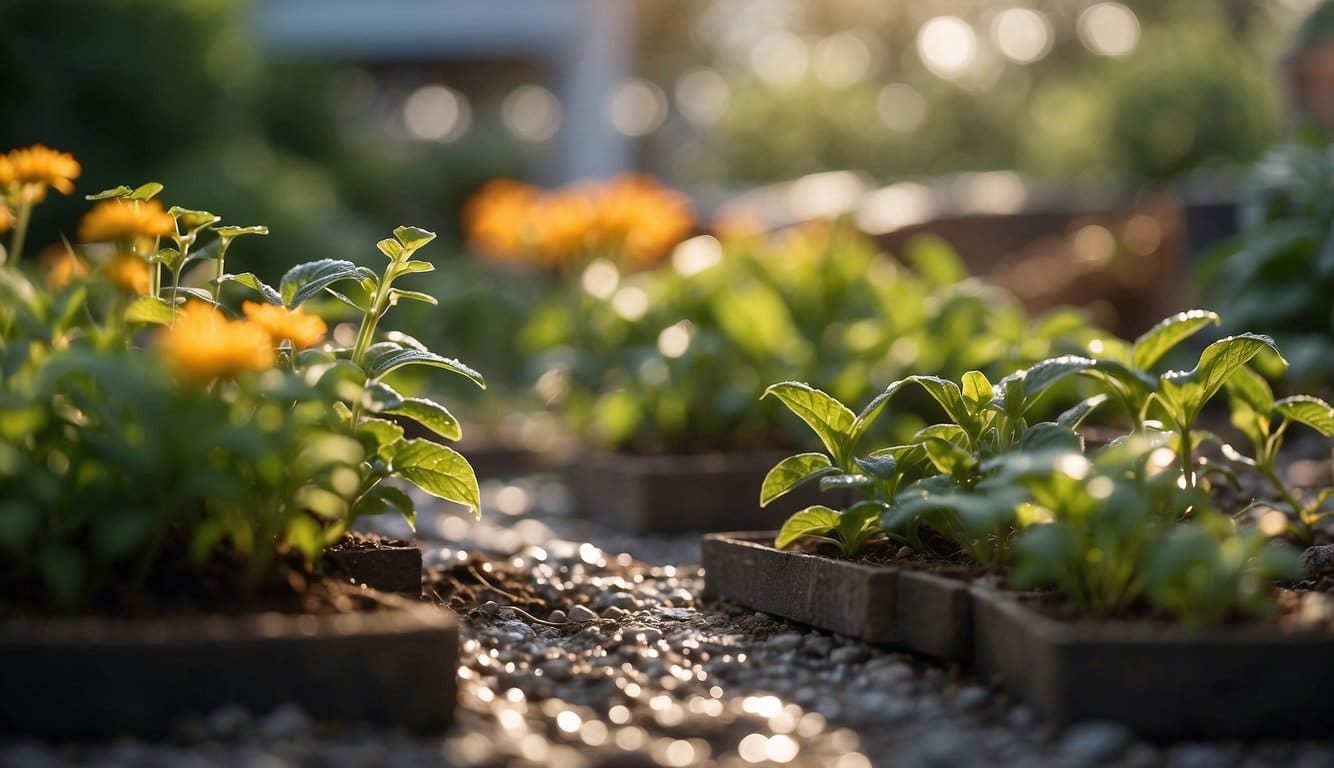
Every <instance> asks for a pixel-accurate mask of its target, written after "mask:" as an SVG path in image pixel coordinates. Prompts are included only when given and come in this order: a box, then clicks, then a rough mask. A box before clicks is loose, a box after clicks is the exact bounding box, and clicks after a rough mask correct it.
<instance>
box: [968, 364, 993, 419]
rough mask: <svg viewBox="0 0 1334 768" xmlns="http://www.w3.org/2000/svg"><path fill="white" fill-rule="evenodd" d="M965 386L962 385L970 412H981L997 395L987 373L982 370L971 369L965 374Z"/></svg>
mask: <svg viewBox="0 0 1334 768" xmlns="http://www.w3.org/2000/svg"><path fill="white" fill-rule="evenodd" d="M962 384H963V386H962V387H960V389H961V391H962V396H963V402H964V405H965V406H967V408H968V411H969V413H979V412H981V410H982V409H983V408H984V407H986V406H987V405H988V404H989V403H990V402H991V399H992V398H993V397H995V396H996V390H995V388H994V387H992V386H991V382H990V381H988V380H987V377H986V374H984V373H982V372H981V371H969V372H968V373H965V374H964V375H963V380H962Z"/></svg>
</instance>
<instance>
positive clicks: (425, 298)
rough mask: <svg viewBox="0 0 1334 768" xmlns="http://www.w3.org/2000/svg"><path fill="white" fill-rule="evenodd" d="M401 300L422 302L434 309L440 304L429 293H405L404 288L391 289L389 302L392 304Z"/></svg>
mask: <svg viewBox="0 0 1334 768" xmlns="http://www.w3.org/2000/svg"><path fill="white" fill-rule="evenodd" d="M399 299H410V300H412V301H420V302H422V303H423V304H430V305H431V306H433V307H434V306H435V305H437V304H439V303H440V302H439V301H438V300H437V299H436V298H435V297H434V296H432V295H431V294H429V293H422V292H421V291H405V290H403V289H402V288H390V289H389V301H390V302H391V303H396V302H397V301H398V300H399Z"/></svg>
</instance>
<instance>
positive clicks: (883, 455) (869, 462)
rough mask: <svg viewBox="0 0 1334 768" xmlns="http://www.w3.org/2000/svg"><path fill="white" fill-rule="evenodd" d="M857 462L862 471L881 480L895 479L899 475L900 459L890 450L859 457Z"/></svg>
mask: <svg viewBox="0 0 1334 768" xmlns="http://www.w3.org/2000/svg"><path fill="white" fill-rule="evenodd" d="M856 462H857V466H858V468H860V469H861V471H863V472H865V473H866V474H868V475H870V476H871V477H875V478H879V479H880V480H893V479H895V478H896V477H898V476H899V462H898V459H896V458H894V454H893V453H891V452H889V451H884V452H877V453H873V454H871V455H870V456H862V457H858V458H857V459H856Z"/></svg>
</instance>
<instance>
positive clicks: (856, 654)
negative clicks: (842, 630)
mask: <svg viewBox="0 0 1334 768" xmlns="http://www.w3.org/2000/svg"><path fill="white" fill-rule="evenodd" d="M865 659H866V649H865V648H863V647H862V646H860V645H845V646H843V647H842V648H835V649H834V650H833V651H830V653H829V660H830V661H832V662H833V663H835V664H856V663H857V662H859V661H864V660H865Z"/></svg>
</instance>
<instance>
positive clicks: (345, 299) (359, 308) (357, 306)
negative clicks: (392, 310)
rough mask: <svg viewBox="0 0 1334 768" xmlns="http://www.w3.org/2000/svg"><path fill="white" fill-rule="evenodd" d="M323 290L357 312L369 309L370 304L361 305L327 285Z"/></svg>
mask: <svg viewBox="0 0 1334 768" xmlns="http://www.w3.org/2000/svg"><path fill="white" fill-rule="evenodd" d="M324 292H325V293H327V294H329V295H330V296H332V297H334V298H335V299H338V300H339V301H341V302H342V303H344V304H346V305H348V306H349V307H351V308H353V309H355V310H357V311H358V312H367V311H369V310H370V306H369V305H366V306H363V305H361V304H359V303H357V302H356V301H353V300H352V298H350V297H349V296H348V295H347V294H345V293H339V292H338V291H335V290H334V289H332V288H329V287H325V289H324ZM279 298H280V299H281V297H279Z"/></svg>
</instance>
